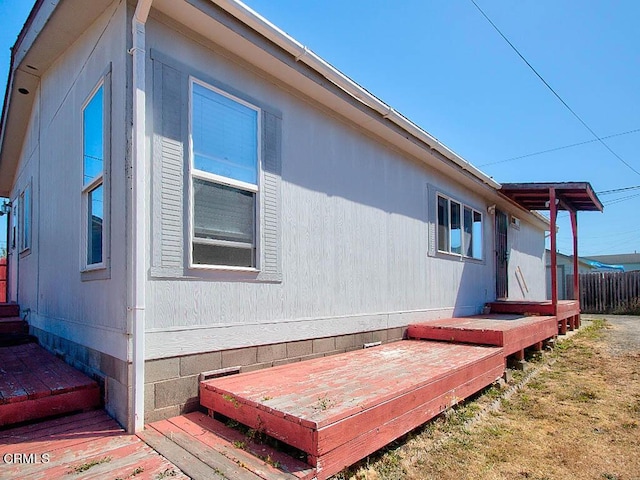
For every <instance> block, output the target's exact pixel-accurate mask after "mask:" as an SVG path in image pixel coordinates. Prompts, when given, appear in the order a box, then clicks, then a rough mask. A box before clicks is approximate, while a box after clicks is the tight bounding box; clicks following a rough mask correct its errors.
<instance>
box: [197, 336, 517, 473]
mask: <svg viewBox="0 0 640 480" xmlns="http://www.w3.org/2000/svg"><path fill="white" fill-rule="evenodd" d="M503 372H504V352H503V349H502V348H499V347H484V346H476V345H461V344H445V343H439V342H427V341H415V340H405V341H401V342H395V343H390V344H386V345H381V346H378V347H373V348H369V349H364V350H357V351H353V352H348V353H344V354H340V355H335V356H330V357H324V358H318V359H315V360H309V361H305V362H300V363H295V364H288V365H283V366H280V367H274V368H270V369H267V370H260V371H256V372H249V373H244V374H240V375H233V376H229V377H223V378H217V379H213V380H207V381H204V382H201V384H200V403H201V404H202V405H203V406H205V407H207V408H208V409H209V410H210V411H212V412H218V413H221V414H223V415H225V416H227V417H229V418H232V419H234V420H237V421H238V422H240V423H242V424H245V425H248V426H250V427H251V428H254V429H256V430H258V431H262V432H265V433H267V434H269V435H271V436H273V437H275V438H277V439H279V440H281V441H283V442H284V443H286V444H288V445H292V446H294V447H296V448H298V449H300V450H302V451H303V452H306V453H307V461H308V463H309V464H310V465H312V466H314V467H315V468H316V474H317V476H318V479H324V478H327V477H329V476H331V475H333V474H335V473H337V472H339V471H340V470H342V469H343V468H345V467H347V466H349V465H351V464H353V463H355V462H357V461H358V460H360V459H362V458H364V457H365V456H367V455H369V454H371V453H373V452H375V451H376V450H378V449H379V448H382V447H383V446H385V445H387V444H388V443H389V442H391V441H393V440H394V439H396V438H398V437H400V436H402V435H404V434H405V433H407V432H409V431H410V430H412V429H414V428H416V427H417V426H419V425H422V424H423V423H425V422H427V421H428V420H430V419H431V418H433V417H435V416H436V415H438V414H439V413H441V412H442V411H444V410H445V409H447V408H448V407H451V406H452V405H454V404H456V403H458V402H460V401H461V400H463V399H464V398H466V397H468V396H469V395H471V394H473V393H475V392H477V391H479V390H481V389H482V388H484V387H486V386H487V385H490V384H491V383H492V382H494V381H495V380H496V379H498V378H499V377H500V376H501V375H502V374H503Z"/></svg>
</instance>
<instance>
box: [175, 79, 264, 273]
mask: <svg viewBox="0 0 640 480" xmlns="http://www.w3.org/2000/svg"><path fill="white" fill-rule="evenodd" d="M195 84H197V85H200V86H202V87H204V88H207V89H209V90H211V91H213V92H215V93H217V94H219V95H222V96H224V97H227V98H229V99H230V100H233V101H234V102H238V103H239V104H241V105H243V106H245V107H247V108H250V109H252V110H255V111H256V113H257V126H256V136H257V139H256V140H257V142H256V148H257V150H258V151H257V152H256V153H257V155H256V163H257V165H256V169H257V170H256V174H257V177H256V178H257V180H256V182H257V184H256V185H254V184H252V183H247V182H243V181H240V180H235V179H233V178H228V177H224V176H221V175H217V174H213V173H209V172H206V171H203V170H199V169H197V168H196V167H195V164H194V160H195V155H194V152H193V86H194V85H195ZM188 122H189V182H188V184H189V191H188V199H189V200H188V202H189V221H188V225H187V228H188V232H189V233H188V238H189V248H188V250H189V268H193V269H198V270H228V271H239V272H259V271H260V263H261V262H260V259H261V244H262V241H261V238H262V235H261V232H260V230H261V229H260V211H261V192H262V109H261V108H260V107H257V106H256V105H253V104H251V103H249V102H247V101H245V100H243V99H241V98H238V97H236V96H235V95H233V94H231V93H229V92H226V91H225V90H222V89H220V88H218V87H215V86H213V85H211V84H209V83H207V82H204V81H202V80H200V79H198V78H196V77H193V76H189V121H188ZM194 178H198V179H201V180H205V181H208V182H212V183H216V184H219V185H226V186H229V187H232V188H237V189H239V190H245V191H247V192H252V193H254V194H255V209H254V237H255V238H254V240H253V241H254V249H255V253H254V255H255V258H254V265H255V266H253V267H240V266H235V265H206V264H199V263H193V245H194V241H195V243H200V244H210V245H220V246H229V247H238V246H241V245H240V244H237V243H236V242H232V241H226V240H214V239H202V238H199V239H197V240H196V239H195V232H194V225H195V220H194V215H195V201H194V187H193V179H194ZM242 245H244V244H242Z"/></svg>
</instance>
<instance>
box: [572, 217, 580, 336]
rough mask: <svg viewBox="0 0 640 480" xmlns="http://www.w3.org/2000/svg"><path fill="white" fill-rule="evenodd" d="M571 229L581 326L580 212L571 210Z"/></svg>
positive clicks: (574, 289)
mask: <svg viewBox="0 0 640 480" xmlns="http://www.w3.org/2000/svg"><path fill="white" fill-rule="evenodd" d="M570 214H571V231H572V233H573V299H574V300H576V301H577V302H578V315H577V316H576V318H575V321H574V323H575V327H576V328H578V327H580V270H579V257H578V212H576V211H575V210H571V211H570Z"/></svg>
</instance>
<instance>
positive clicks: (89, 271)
mask: <svg viewBox="0 0 640 480" xmlns="http://www.w3.org/2000/svg"><path fill="white" fill-rule="evenodd" d="M110 278H111V270H110V269H109V268H108V267H107V265H105V264H100V265H96V266H91V267H85V268H83V269H82V270H80V280H81V281H83V282H90V281H93V280H108V279H110Z"/></svg>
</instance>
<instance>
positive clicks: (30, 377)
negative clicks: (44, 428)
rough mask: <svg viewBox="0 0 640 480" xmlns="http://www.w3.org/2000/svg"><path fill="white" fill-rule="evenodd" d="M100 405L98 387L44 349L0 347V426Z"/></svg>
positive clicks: (31, 344)
mask: <svg viewBox="0 0 640 480" xmlns="http://www.w3.org/2000/svg"><path fill="white" fill-rule="evenodd" d="M99 405H100V388H99V386H98V384H97V383H96V382H95V381H93V380H91V379H90V378H89V377H87V376H86V375H84V374H82V373H80V372H79V371H77V370H75V369H74V368H73V367H71V366H69V365H67V364H66V363H65V362H63V361H62V360H60V359H58V358H56V357H55V356H54V355H52V354H50V353H49V352H47V351H46V350H45V349H44V348H42V347H40V346H38V345H37V344H35V343H27V344H24V345H17V346H12V347H0V427H2V426H6V425H10V424H15V423H20V422H25V421H30V420H34V419H38V418H45V417H50V416H54V415H60V414H63V413H70V412H75V411H82V410H87V409H91V408H96V407H98V406H99Z"/></svg>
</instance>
